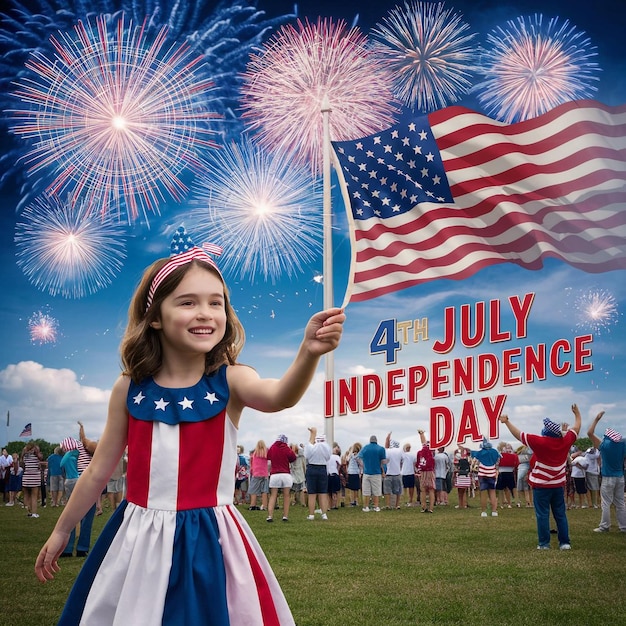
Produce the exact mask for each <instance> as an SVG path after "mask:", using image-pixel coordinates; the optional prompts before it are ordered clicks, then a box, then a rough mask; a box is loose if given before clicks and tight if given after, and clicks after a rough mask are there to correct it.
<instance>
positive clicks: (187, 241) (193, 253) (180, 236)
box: [146, 226, 222, 311]
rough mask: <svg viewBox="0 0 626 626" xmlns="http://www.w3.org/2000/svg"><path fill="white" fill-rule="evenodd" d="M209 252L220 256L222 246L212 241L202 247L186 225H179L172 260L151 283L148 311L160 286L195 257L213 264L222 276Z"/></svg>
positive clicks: (171, 253)
mask: <svg viewBox="0 0 626 626" xmlns="http://www.w3.org/2000/svg"><path fill="white" fill-rule="evenodd" d="M209 253H211V254H214V255H215V256H220V254H222V248H221V247H220V246H216V245H215V244H212V243H204V244H202V248H199V247H198V246H196V245H195V244H194V242H193V240H192V239H191V237H190V236H189V235H188V234H187V231H186V230H185V227H184V226H179V227H178V228H177V229H176V232H175V233H174V236H173V237H172V244H171V247H170V260H169V261H168V262H167V263H166V264H165V265H164V266H163V267H162V268H161V269H160V270H159V271H158V272H157V274H156V276H155V277H154V278H153V280H152V284H151V285H150V289H149V291H148V302H147V303H146V311H147V310H148V309H149V308H150V306H151V305H152V300H153V299H154V294H155V293H156V290H157V289H158V288H159V285H160V284H161V283H162V282H163V281H164V280H165V279H166V278H167V277H168V276H169V275H170V274H171V273H172V272H173V271H174V270H175V269H176V268H178V267H180V266H181V265H186V264H187V263H191V262H192V261H193V260H194V259H198V260H199V261H204V262H205V263H208V264H209V265H211V266H213V267H214V268H215V269H216V270H217V272H218V273H219V274H220V276H221V272H220V270H219V268H218V267H217V265H216V264H215V261H214V260H213V259H212V258H211V257H210V256H209Z"/></svg>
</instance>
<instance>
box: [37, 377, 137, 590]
mask: <svg viewBox="0 0 626 626" xmlns="http://www.w3.org/2000/svg"><path fill="white" fill-rule="evenodd" d="M129 384H130V379H129V378H128V377H127V376H120V378H118V379H117V381H116V382H115V384H114V385H113V389H112V391H111V397H110V399H109V412H108V417H107V423H106V427H105V429H104V433H103V434H102V438H101V439H100V441H98V445H97V447H96V451H95V454H94V456H93V459H92V460H91V462H90V463H89V466H88V467H87V469H86V470H85V471H84V472H83V473H82V474H81V476H80V478H79V480H78V482H77V483H76V487H75V488H74V491H73V492H72V496H71V497H70V499H69V501H68V503H67V504H66V506H65V508H64V509H63V513H62V514H61V516H60V517H59V519H58V521H57V523H56V526H55V527H54V530H53V531H52V534H51V535H50V537H49V538H48V541H47V542H46V543H45V544H44V546H43V548H42V549H41V551H40V552H39V555H38V556H37V561H36V562H35V573H36V574H37V578H39V580H40V581H41V582H45V581H46V580H52V578H54V574H55V573H56V572H58V571H59V565H58V558H59V555H60V554H61V552H62V551H63V549H64V548H65V546H66V545H67V542H68V541H69V537H70V533H71V531H72V529H73V528H75V527H76V524H78V522H79V521H80V520H81V519H82V518H83V517H84V515H85V514H86V513H87V511H88V510H89V509H90V508H91V506H92V505H93V503H94V502H95V501H96V500H97V499H98V498H99V497H100V494H101V493H102V489H103V488H104V485H106V483H107V481H108V480H109V477H110V476H111V474H112V473H113V470H114V469H115V466H116V464H117V462H118V461H119V459H120V457H121V456H122V454H123V452H124V448H125V447H126V440H127V433H128V412H127V409H126V396H127V394H128V387H129Z"/></svg>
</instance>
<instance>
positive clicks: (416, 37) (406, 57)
mask: <svg viewBox="0 0 626 626" xmlns="http://www.w3.org/2000/svg"><path fill="white" fill-rule="evenodd" d="M372 36H373V38H374V40H375V42H374V45H373V49H374V50H375V52H376V54H377V55H380V57H381V58H382V59H383V60H384V61H385V63H386V64H388V67H389V69H390V70H391V72H392V74H393V79H394V93H395V95H396V96H397V97H398V99H399V100H400V101H401V102H403V103H404V104H405V105H406V106H408V107H409V108H411V109H413V110H419V111H424V112H430V111H434V110H436V109H439V108H442V107H445V106H448V105H449V104H451V103H454V102H456V101H457V100H458V99H459V98H460V97H461V96H462V95H464V94H466V93H467V92H468V91H469V89H470V87H471V80H470V79H471V76H472V74H473V68H474V67H475V66H476V62H477V54H476V51H475V46H472V40H473V39H474V37H475V36H476V35H475V34H474V33H470V32H469V26H468V25H467V23H465V22H464V21H463V19H462V16H461V14H459V13H455V12H454V11H453V10H452V9H445V8H444V3H443V2H438V3H432V2H411V3H408V2H405V3H404V8H401V7H395V8H394V9H392V10H391V11H390V12H389V14H388V16H387V17H386V18H384V19H383V22H382V23H381V24H377V25H376V27H375V28H374V29H373V30H372Z"/></svg>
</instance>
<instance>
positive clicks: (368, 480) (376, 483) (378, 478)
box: [359, 435, 387, 513]
mask: <svg viewBox="0 0 626 626" xmlns="http://www.w3.org/2000/svg"><path fill="white" fill-rule="evenodd" d="M359 458H360V459H361V460H362V461H363V485H362V487H361V491H362V492H363V509H362V510H363V512H364V513H369V512H370V506H369V502H370V498H371V499H372V503H373V505H374V511H376V512H378V511H380V506H379V504H380V497H381V496H382V495H383V464H384V461H385V459H386V458H387V454H386V453H385V448H383V447H382V446H379V445H378V439H377V437H376V435H372V436H371V437H370V442H369V443H368V444H367V445H366V446H363V447H362V448H361V451H360V452H359Z"/></svg>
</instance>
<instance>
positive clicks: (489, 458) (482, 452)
mask: <svg viewBox="0 0 626 626" xmlns="http://www.w3.org/2000/svg"><path fill="white" fill-rule="evenodd" d="M470 455H471V457H472V458H473V459H476V460H477V461H478V488H479V490H480V509H481V512H480V516H481V517H487V498H489V503H490V504H491V516H492V517H498V497H497V495H496V483H497V479H498V462H499V461H500V458H501V457H502V455H501V454H500V453H499V452H498V451H497V450H496V449H495V448H494V447H493V445H492V444H491V442H490V441H489V440H488V439H487V438H486V437H483V441H482V443H481V444H480V449H479V450H472V451H471V452H470Z"/></svg>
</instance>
